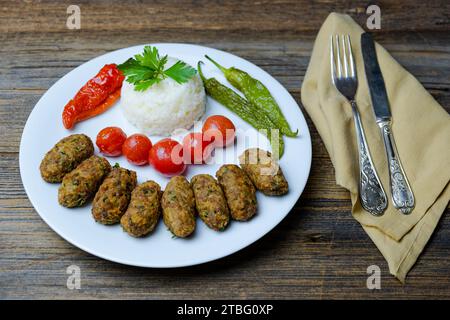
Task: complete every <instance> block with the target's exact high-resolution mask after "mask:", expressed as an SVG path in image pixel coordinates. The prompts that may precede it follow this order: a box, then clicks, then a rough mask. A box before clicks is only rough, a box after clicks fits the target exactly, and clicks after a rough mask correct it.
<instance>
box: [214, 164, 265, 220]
mask: <svg viewBox="0 0 450 320" xmlns="http://www.w3.org/2000/svg"><path fill="white" fill-rule="evenodd" d="M216 177H217V180H218V181H219V184H220V185H221V186H222V189H223V191H224V194H225V198H226V199H227V203H228V207H229V208H230V213H231V217H232V218H233V219H234V220H238V221H246V220H248V219H250V218H251V217H253V216H254V215H255V213H256V208H257V204H256V190H255V187H254V186H253V184H252V182H251V181H250V179H249V177H248V176H247V174H246V173H245V172H244V171H242V169H241V168H239V167H238V166H237V165H234V164H225V165H223V166H221V167H220V169H219V170H218V171H217V172H216Z"/></svg>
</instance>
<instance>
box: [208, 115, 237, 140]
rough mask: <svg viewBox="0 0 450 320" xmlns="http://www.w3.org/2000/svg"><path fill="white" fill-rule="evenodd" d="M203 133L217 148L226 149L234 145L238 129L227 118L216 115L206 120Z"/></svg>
mask: <svg viewBox="0 0 450 320" xmlns="http://www.w3.org/2000/svg"><path fill="white" fill-rule="evenodd" d="M202 132H203V135H204V136H205V138H206V139H207V140H209V141H212V143H214V145H215V146H216V147H225V146H228V145H230V144H232V143H234V137H235V132H236V127H235V126H234V124H233V122H231V120H230V119H228V118H227V117H225V116H221V115H214V116H210V117H208V118H207V119H206V120H205V123H204V124H203V127H202Z"/></svg>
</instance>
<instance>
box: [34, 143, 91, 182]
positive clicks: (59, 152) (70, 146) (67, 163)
mask: <svg viewBox="0 0 450 320" xmlns="http://www.w3.org/2000/svg"><path fill="white" fill-rule="evenodd" d="M93 154H94V145H93V144H92V141H91V139H90V138H89V137H88V136H86V135H84V134H72V135H70V136H68V137H65V138H63V139H61V140H60V141H59V142H58V143H57V144H55V146H54V147H53V148H52V149H50V151H49V152H47V153H46V155H45V157H44V159H42V162H41V165H40V167H39V169H40V171H41V176H42V179H44V180H45V181H47V182H51V183H59V182H61V181H62V179H63V177H64V176H65V175H66V174H68V173H69V172H70V171H72V170H73V169H75V168H76V167H77V166H78V165H79V164H80V163H81V162H82V161H83V160H86V159H87V158H89V157H90V156H92V155H93Z"/></svg>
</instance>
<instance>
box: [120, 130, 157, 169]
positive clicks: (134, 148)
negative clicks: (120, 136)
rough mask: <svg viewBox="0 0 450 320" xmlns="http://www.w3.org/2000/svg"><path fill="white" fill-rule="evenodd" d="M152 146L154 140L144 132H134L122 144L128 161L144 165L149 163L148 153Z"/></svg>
mask: <svg viewBox="0 0 450 320" xmlns="http://www.w3.org/2000/svg"><path fill="white" fill-rule="evenodd" d="M151 148H152V142H151V141H150V139H149V138H147V136H145V135H143V134H139V133H137V134H133V135H131V136H129V137H128V138H127V140H125V142H124V143H123V146H122V152H123V154H124V155H125V157H126V158H127V160H128V162H130V163H132V164H135V165H137V166H143V165H144V164H147V163H148V153H149V151H150V149H151Z"/></svg>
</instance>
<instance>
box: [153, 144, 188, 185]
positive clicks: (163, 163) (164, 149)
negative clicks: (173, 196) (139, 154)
mask: <svg viewBox="0 0 450 320" xmlns="http://www.w3.org/2000/svg"><path fill="white" fill-rule="evenodd" d="M148 161H149V162H150V164H151V165H152V166H153V167H154V168H155V169H156V170H157V171H158V172H159V173H161V174H163V175H165V176H167V177H173V176H176V175H180V174H182V173H183V172H184V170H185V169H186V164H185V163H184V159H183V146H182V145H181V144H179V143H178V142H177V141H175V140H172V139H169V138H166V139H162V140H160V141H158V142H157V143H155V145H154V146H153V147H152V148H151V149H150V153H149V156H148Z"/></svg>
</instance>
